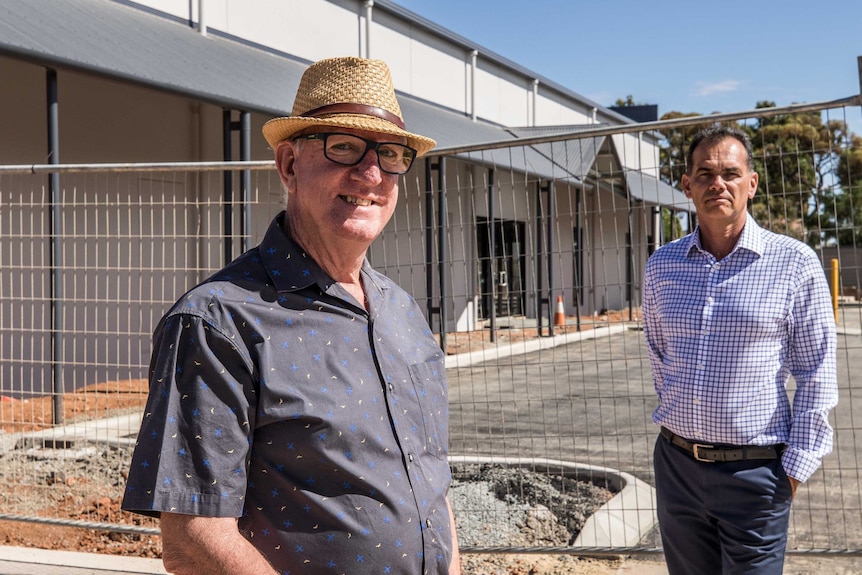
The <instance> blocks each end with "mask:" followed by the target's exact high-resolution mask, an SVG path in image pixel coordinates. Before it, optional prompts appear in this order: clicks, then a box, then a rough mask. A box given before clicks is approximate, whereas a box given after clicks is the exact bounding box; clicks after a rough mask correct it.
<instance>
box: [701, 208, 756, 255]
mask: <svg viewBox="0 0 862 575" xmlns="http://www.w3.org/2000/svg"><path fill="white" fill-rule="evenodd" d="M764 245H765V242H764V240H763V228H761V227H760V226H759V225H758V224H757V222H756V221H755V219H754V218H753V217H752V216H751V214H749V213H746V215H745V226H744V227H743V228H742V235H740V236H739V240H738V241H737V242H736V245H735V246H734V247H733V250H731V252H730V253H731V254H733V253H734V252H736V250H747V251H750V252H752V253H754V254H757V255H758V256H762V255H763V250H764ZM694 248H697V250H698V251H701V252H702V251H704V249H703V245H701V243H700V224H697V226H695V228H694V232H692V233H691V234H689V238H688V249H687V250H686V253H687V254H689V255H690V254H691V253H692V250H693V249H694Z"/></svg>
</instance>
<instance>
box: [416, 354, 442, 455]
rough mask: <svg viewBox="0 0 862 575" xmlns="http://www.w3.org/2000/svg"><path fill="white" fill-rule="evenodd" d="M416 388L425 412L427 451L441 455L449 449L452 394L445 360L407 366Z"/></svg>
mask: <svg viewBox="0 0 862 575" xmlns="http://www.w3.org/2000/svg"><path fill="white" fill-rule="evenodd" d="M408 370H409V371H410V380H411V381H412V382H413V391H414V393H415V394H416V400H417V402H418V404H419V409H420V412H421V414H422V429H423V431H424V433H423V436H422V439H423V443H424V448H425V451H426V452H427V453H429V454H431V455H433V456H434V457H436V458H438V459H443V460H445V459H446V456H447V455H448V453H449V398H448V397H447V387H446V369H445V365H444V363H443V362H442V361H434V362H428V363H414V364H413V365H410V366H408Z"/></svg>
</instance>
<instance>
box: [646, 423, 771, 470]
mask: <svg viewBox="0 0 862 575" xmlns="http://www.w3.org/2000/svg"><path fill="white" fill-rule="evenodd" d="M661 434H662V436H663V437H664V438H665V439H667V440H668V441H670V442H671V443H672V444H674V445H676V446H677V447H680V448H682V449H684V450H685V451H686V452H688V453H689V455H691V456H692V457H694V458H695V459H696V460H698V461H703V462H706V463H716V462H728V461H747V460H749V459H778V458H779V457H781V453H782V452H783V451H784V445H710V444H708V443H694V442H691V441H689V440H687V439H685V438H683V437H680V436H679V435H677V434H675V433H674V432H673V431H671V430H670V429H667V428H666V427H662V428H661Z"/></svg>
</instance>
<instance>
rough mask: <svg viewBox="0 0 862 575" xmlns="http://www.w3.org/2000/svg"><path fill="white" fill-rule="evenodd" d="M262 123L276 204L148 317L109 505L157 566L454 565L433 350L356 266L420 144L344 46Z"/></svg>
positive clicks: (228, 569) (444, 413)
mask: <svg viewBox="0 0 862 575" xmlns="http://www.w3.org/2000/svg"><path fill="white" fill-rule="evenodd" d="M263 133H264V136H265V138H266V140H267V142H269V144H270V146H272V148H273V149H274V150H275V159H276V166H277V169H278V172H279V175H280V176H281V180H282V183H283V186H284V188H285V189H286V191H287V206H286V210H285V211H284V212H282V213H281V214H279V215H278V216H277V217H276V218H275V220H274V221H273V223H272V224H271V226H270V228H269V230H268V231H267V233H266V235H265V237H264V239H263V241H262V242H261V244H260V245H259V246H258V247H256V248H254V249H252V250H250V251H249V252H247V253H246V254H243V255H242V256H240V257H239V258H237V259H236V260H235V261H233V262H232V263H230V264H229V265H228V266H227V267H226V268H224V269H223V270H221V271H220V272H218V273H216V274H215V275H214V276H213V277H212V278H210V279H209V280H207V281H205V282H204V283H203V284H201V285H199V286H198V287H196V288H194V289H192V290H191V291H190V292H189V293H187V294H186V295H184V296H183V297H182V298H181V299H180V301H179V302H177V303H176V304H175V305H174V307H173V308H172V309H171V311H170V312H168V314H167V315H166V316H165V317H164V318H163V319H162V321H161V322H160V324H159V326H158V328H157V330H156V333H155V336H154V345H155V350H154V353H153V358H152V362H151V372H150V396H149V399H148V402H147V407H146V411H145V415H144V418H143V422H142V425H141V431H140V434H139V436H138V445H137V447H136V449H135V454H134V457H133V459H132V464H131V469H130V473H129V479H128V485H127V489H126V495H125V498H124V501H123V507H124V508H125V509H127V510H131V511H136V512H141V513H148V514H151V515H159V516H160V517H161V529H162V538H163V560H164V563H165V566H166V568H167V569H168V571H170V572H172V573H178V574H186V573H188V574H196V575H200V574H210V573H212V574H216V573H218V574H231V575H241V574H245V573H248V574H254V575H262V574H267V573H269V574H287V573H290V574H291V575H299V574H324V573H325V574H333V573H350V574H362V573H369V574H371V573H374V574H381V573H392V574H395V573H399V574H405V575H406V574H409V575H416V574H421V573H427V574H434V575H442V574H451V573H460V566H459V563H460V562H459V557H458V548H457V543H456V538H455V529H454V520H453V517H452V511H451V508H450V506H449V503H448V499H447V492H448V488H449V483H450V479H451V475H450V470H449V466H448V463H447V451H448V448H447V443H448V429H447V424H448V421H447V419H448V408H447V387H446V381H445V370H444V361H443V359H444V356H443V352H442V351H441V350H440V348H439V346H438V345H437V343H436V341H435V339H434V338H433V336H432V334H431V331H430V329H429V327H428V325H427V323H426V321H425V320H424V318H423V315H422V313H421V311H420V309H419V308H418V306H417V304H416V302H415V301H414V300H413V299H412V298H411V297H410V296H409V295H408V294H407V293H406V292H404V291H403V290H402V289H400V288H399V287H398V286H396V285H395V284H393V283H392V281H391V280H389V279H388V278H386V277H384V276H383V275H381V274H379V273H377V272H376V271H375V270H373V269H372V268H371V267H370V266H369V265H368V262H367V261H366V260H365V255H366V251H367V249H368V247H369V246H370V245H371V242H372V241H374V239H375V238H376V237H377V236H378V235H379V234H380V232H381V231H382V230H383V228H384V226H385V225H386V223H387V222H388V221H389V218H390V217H391V216H392V213H393V211H394V209H395V203H396V201H397V196H398V178H399V175H400V174H404V173H406V172H407V170H409V169H410V166H411V164H412V163H413V160H414V159H415V158H416V157H418V156H420V155H422V154H424V153H425V152H427V151H428V150H430V149H431V148H432V147H433V146H434V141H433V140H431V139H429V138H425V137H423V136H418V135H416V134H412V133H410V132H408V131H406V130H405V127H404V122H403V120H402V118H401V110H400V108H399V105H398V102H397V100H396V98H395V92H394V89H393V86H392V80H391V78H390V74H389V69H388V68H387V67H386V65H385V64H384V63H383V62H381V61H377V60H365V59H360V58H333V59H328V60H323V61H320V62H317V63H315V64H313V65H311V66H310V67H309V68H308V69H307V70H306V72H305V74H304V75H303V77H302V80H301V82H300V85H299V89H298V91H297V95H296V100H295V102H294V106H293V112H292V115H291V116H290V117H284V118H275V119H273V120H270V121H269V122H267V123H266V125H265V126H264V128H263Z"/></svg>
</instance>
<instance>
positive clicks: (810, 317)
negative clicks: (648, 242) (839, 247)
mask: <svg viewBox="0 0 862 575" xmlns="http://www.w3.org/2000/svg"><path fill="white" fill-rule="evenodd" d="M699 231H700V230H699V228H698V229H695V231H694V232H693V233H691V234H689V235H687V236H685V237H684V238H681V239H679V240H676V241H674V242H671V243H669V244H667V245H665V246H663V247H662V248H660V249H659V250H657V251H656V252H655V253H654V254H653V255H652V256H651V257H650V259H649V261H648V262H647V265H646V273H645V278H644V295H643V318H644V333H645V335H646V341H647V347H648V350H649V358H650V363H651V365H652V372H653V380H654V383H655V389H656V392H657V393H658V397H659V406H658V407H657V408H656V410H655V412H654V413H653V421H654V422H655V423H656V424H658V425H663V426H665V427H667V428H668V429H670V430H671V431H673V432H674V433H676V434H677V435H680V436H682V437H685V438H688V439H690V440H692V441H697V442H703V443H707V444H712V443H726V444H733V445H771V444H775V443H785V444H787V449H786V450H785V452H784V455H783V456H782V464H783V466H784V470H785V471H786V472H787V474H788V475H789V476H791V477H793V478H795V479H798V480H800V481H806V480H807V479H808V478H809V477H810V476H811V474H812V473H814V472H815V471H816V470H817V468H818V467H819V466H820V462H821V460H822V458H823V457H824V456H825V455H826V454H828V453H829V452H830V451H831V450H832V427H831V426H830V425H829V420H828V414H829V410H830V409H832V408H833V407H835V405H836V404H837V402H838V384H837V380H836V374H835V365H836V358H835V348H836V336H835V317H834V315H833V311H832V307H831V298H830V294H829V286H828V284H827V283H826V277H825V274H824V272H823V268H822V266H821V263H820V260H819V258H818V257H817V255H816V254H815V253H814V251H813V250H811V249H810V248H809V247H808V246H806V245H805V244H803V243H802V242H799V241H797V240H794V239H792V238H789V237H787V236H782V235H778V234H774V233H772V232H769V231H766V230H764V229H763V228H761V227H760V226H758V225H757V223H756V222H755V221H754V219H753V218H752V217H751V215H749V216H748V219H747V221H746V224H745V228H744V229H743V232H742V236H741V237H740V239H739V241H738V242H737V245H736V247H735V248H734V249H733V251H732V252H731V253H730V254H729V255H728V256H727V257H725V258H724V259H723V260H721V261H716V259H715V257H714V256H713V255H712V254H710V253H709V252H707V251H705V250H704V249H703V248H702V246H701V243H700V233H699ZM790 375H792V376H793V378H794V379H795V381H796V387H797V389H796V393H795V394H794V396H793V407H792V409H791V405H790V399H789V397H788V393H787V391H786V388H785V386H786V384H787V380H788V378H789V376H790Z"/></svg>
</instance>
